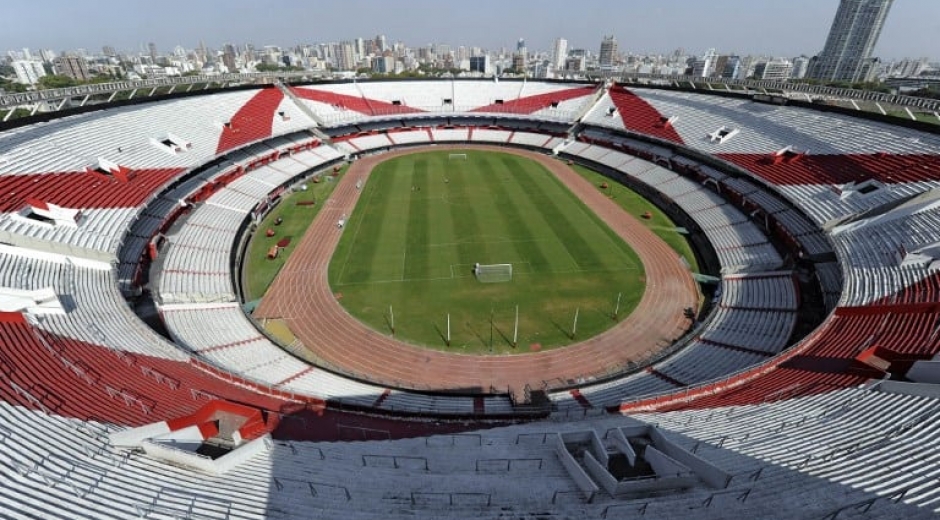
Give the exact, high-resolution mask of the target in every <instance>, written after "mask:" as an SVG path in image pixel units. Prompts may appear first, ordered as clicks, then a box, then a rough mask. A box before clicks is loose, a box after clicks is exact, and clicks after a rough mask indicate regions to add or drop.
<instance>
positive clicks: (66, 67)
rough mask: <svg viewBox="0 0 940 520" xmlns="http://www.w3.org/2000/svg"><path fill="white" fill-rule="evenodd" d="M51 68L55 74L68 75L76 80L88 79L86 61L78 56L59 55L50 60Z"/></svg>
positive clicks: (89, 77) (89, 76)
mask: <svg viewBox="0 0 940 520" xmlns="http://www.w3.org/2000/svg"><path fill="white" fill-rule="evenodd" d="M52 70H53V71H54V72H55V73H56V74H60V75H63V76H68V77H70V78H72V79H74V80H76V81H88V80H89V79H91V75H90V74H88V63H87V62H86V61H85V58H82V57H79V56H59V57H58V58H56V59H54V60H52Z"/></svg>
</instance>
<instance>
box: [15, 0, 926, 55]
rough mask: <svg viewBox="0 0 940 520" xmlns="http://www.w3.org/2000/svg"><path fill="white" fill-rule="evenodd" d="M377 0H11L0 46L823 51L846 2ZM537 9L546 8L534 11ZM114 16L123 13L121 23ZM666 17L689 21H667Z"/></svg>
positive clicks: (887, 35)
mask: <svg viewBox="0 0 940 520" xmlns="http://www.w3.org/2000/svg"><path fill="white" fill-rule="evenodd" d="M377 5H378V4H376V3H375V2H368V1H365V0H349V1H347V2H344V3H343V4H342V5H341V6H333V5H330V6H324V5H317V6H311V5H308V4H297V3H295V2H289V1H287V0H277V1H273V2H265V3H264V4H263V5H262V4H259V3H249V2H243V1H238V0H232V1H229V2H225V3H219V2H199V3H193V2H189V3H183V2H180V1H179V0H167V1H166V2H164V3H162V4H161V9H160V10H156V11H155V10H153V9H146V10H144V9H140V10H139V11H138V9H136V8H134V7H128V5H127V4H122V3H118V2H114V1H113V0H91V1H88V2H82V4H81V6H78V5H76V4H73V3H65V2H62V1H58V0H54V1H50V2H43V3H41V4H37V3H35V2H25V1H23V0H12V1H10V2H6V3H5V5H4V6H3V8H2V11H3V12H4V15H5V18H7V19H8V20H17V23H16V24H10V25H11V26H10V27H6V28H5V30H4V31H3V32H2V33H0V49H4V50H7V49H9V50H15V49H21V48H24V47H26V48H31V49H44V48H49V49H54V50H57V51H59V50H70V49H78V48H85V49H88V50H89V52H91V53H97V52H99V51H100V49H101V47H102V46H105V45H107V46H112V47H115V48H117V49H120V50H123V51H127V52H132V53H136V52H144V53H146V52H149V50H148V49H147V44H148V43H149V42H155V43H156V46H157V48H158V49H159V50H160V52H161V54H166V53H168V52H170V50H171V49H172V48H174V47H175V46H177V45H182V46H183V47H186V48H194V47H196V46H197V45H198V44H199V42H200V41H203V42H205V43H206V45H207V46H210V47H219V46H221V45H222V44H223V43H225V42H232V43H244V42H253V43H255V44H258V45H279V46H283V47H289V46H293V45H296V44H300V43H317V42H328V41H340V40H351V39H354V38H356V37H373V36H375V35H376V34H385V35H387V36H388V39H389V42H395V41H403V42H404V43H405V44H407V45H409V46H413V47H416V46H421V45H426V44H428V43H448V44H451V45H455V46H456V45H468V46H470V45H473V46H480V47H484V48H488V49H493V50H495V49H499V48H501V47H505V48H507V49H512V48H513V47H514V46H515V44H516V42H517V40H518V39H519V38H520V37H522V38H525V40H526V42H527V47H528V49H529V51H530V52H532V51H536V50H538V51H543V52H546V51H547V52H551V50H552V48H553V45H554V42H555V40H556V39H557V38H564V39H566V40H567V41H568V48H569V49H573V48H586V49H588V50H590V51H592V52H597V49H598V48H599V46H600V42H601V39H602V37H603V36H604V35H605V34H607V35H613V36H614V37H616V38H617V40H618V43H619V50H620V52H624V53H636V54H646V53H666V52H671V51H672V50H674V49H677V48H683V49H685V51H686V52H687V53H689V54H702V53H703V52H704V51H705V50H706V49H708V48H716V49H719V50H720V51H721V52H723V53H730V52H737V53H747V54H766V55H774V56H799V55H807V56H813V55H816V54H818V53H820V52H821V51H822V49H823V46H824V44H825V41H826V34H827V32H828V29H829V24H830V23H831V21H832V19H833V17H834V16H835V13H836V10H837V9H838V5H839V4H838V2H837V1H835V0H833V1H827V2H819V1H818V0H816V1H810V0H793V1H791V2H787V3H786V4H783V5H781V6H775V7H773V8H770V7H768V6H766V5H764V6H756V5H755V3H754V2H744V1H741V0H715V1H713V2H709V3H708V4H704V3H701V2H695V1H693V0H659V1H654V0H637V1H633V2H629V3H626V2H619V3H618V2H612V1H607V0H597V1H596V2H592V3H591V5H592V7H591V8H590V9H585V8H581V9H573V8H572V5H571V4H570V3H568V2H560V1H558V0H548V1H544V2H540V3H539V4H538V6H539V7H538V9H537V12H535V11H534V10H533V8H532V7H531V6H528V5H523V6H520V5H518V4H511V5H506V3H505V2H503V3H497V2H494V1H492V0H480V1H478V2H475V3H474V4H473V5H472V6H471V8H468V9H466V10H462V9H459V8H454V7H453V6H447V7H442V6H441V5H440V4H439V3H433V2H429V1H428V0H408V1H404V0H403V1H401V2H399V3H397V4H395V5H394V7H393V8H387V7H386V8H383V9H381V10H380V9H377ZM382 5H383V6H387V5H388V4H382ZM370 6H371V7H370ZM487 6H490V7H492V8H491V9H488V8H487ZM102 13H111V14H110V15H109V16H101V14H102ZM350 13H355V15H356V16H350ZM534 17H543V20H542V21H541V22H540V23H533V20H534ZM115 19H117V20H120V22H121V23H118V24H115V22H114V20H115ZM308 20H309V21H308ZM314 20H315V21H316V22H312V21H314ZM611 20H617V22H616V23H612V22H611ZM435 21H437V22H444V23H435ZM494 26H495V27H497V28H498V30H494ZM668 27H682V28H683V30H682V31H669V30H666V29H668ZM37 28H41V29H42V30H37ZM76 28H80V30H76ZM69 29H71V30H69ZM937 33H940V2H936V1H935V0H905V1H904V2H898V3H897V4H896V5H895V6H894V7H893V8H892V11H891V14H890V15H889V16H888V20H887V22H886V24H885V27H884V31H883V33H882V36H881V40H880V41H879V43H878V46H877V47H876V48H875V53H874V55H875V56H878V57H881V58H882V59H884V60H895V59H901V58H905V57H911V58H917V57H922V56H925V57H929V58H931V59H937V58H938V57H940V48H937V46H936V44H935V42H933V41H931V40H932V36H933V35H934V34H937Z"/></svg>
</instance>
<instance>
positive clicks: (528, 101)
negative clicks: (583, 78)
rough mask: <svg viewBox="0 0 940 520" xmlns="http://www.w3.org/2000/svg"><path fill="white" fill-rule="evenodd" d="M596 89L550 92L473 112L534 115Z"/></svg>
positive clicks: (589, 93)
mask: <svg viewBox="0 0 940 520" xmlns="http://www.w3.org/2000/svg"><path fill="white" fill-rule="evenodd" d="M595 90H596V87H593V86H589V87H578V88H571V89H565V90H558V91H555V92H549V93H547V94H536V95H534V96H526V97H521V98H518V99H510V100H504V102H503V103H501V104H496V103H493V104H490V105H485V106H482V107H478V108H474V109H473V110H471V112H500V113H503V112H505V113H511V114H532V113H534V112H538V111H539V110H542V109H545V108H549V107H550V106H551V104H552V103H554V102H558V103H560V102H562V101H568V100H569V99H575V98H579V97H586V96H590V95H593V94H594V91H595Z"/></svg>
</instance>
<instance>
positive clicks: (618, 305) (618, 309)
mask: <svg viewBox="0 0 940 520" xmlns="http://www.w3.org/2000/svg"><path fill="white" fill-rule="evenodd" d="M621 296H623V293H622V292H620V293H617V305H616V306H615V307H614V321H617V315H618V314H620V297H621Z"/></svg>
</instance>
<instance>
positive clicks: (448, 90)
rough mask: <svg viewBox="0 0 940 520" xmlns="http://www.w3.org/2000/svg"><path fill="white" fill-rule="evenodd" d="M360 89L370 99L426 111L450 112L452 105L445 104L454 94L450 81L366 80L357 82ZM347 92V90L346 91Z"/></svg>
mask: <svg viewBox="0 0 940 520" xmlns="http://www.w3.org/2000/svg"><path fill="white" fill-rule="evenodd" d="M357 85H358V87H359V89H358V91H359V92H360V93H361V95H362V96H364V97H366V98H368V99H375V100H378V101H384V102H385V103H390V104H391V103H394V102H395V101H398V102H400V103H401V105H402V106H407V107H413V108H416V109H418V110H422V111H426V112H449V111H452V107H451V106H449V105H445V104H444V100H445V99H451V98H453V96H454V93H453V88H452V87H451V82H450V81H433V82H421V83H415V84H411V83H409V82H397V81H396V82H381V81H365V82H360V83H358V84H357ZM344 93H345V92H344Z"/></svg>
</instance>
